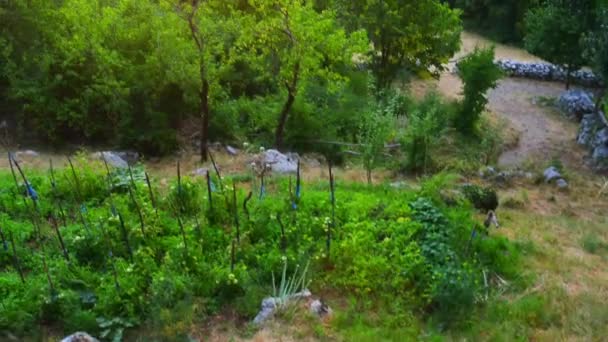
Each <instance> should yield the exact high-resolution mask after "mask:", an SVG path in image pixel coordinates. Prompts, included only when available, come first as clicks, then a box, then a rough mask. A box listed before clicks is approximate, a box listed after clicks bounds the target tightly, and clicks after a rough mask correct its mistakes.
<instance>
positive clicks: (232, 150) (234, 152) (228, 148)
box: [226, 145, 239, 156]
mask: <svg viewBox="0 0 608 342" xmlns="http://www.w3.org/2000/svg"><path fill="white" fill-rule="evenodd" d="M226 152H228V154H229V155H231V156H236V155H238V154H239V150H238V149H236V148H234V147H232V146H230V145H226Z"/></svg>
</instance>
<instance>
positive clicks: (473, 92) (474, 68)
mask: <svg viewBox="0 0 608 342" xmlns="http://www.w3.org/2000/svg"><path fill="white" fill-rule="evenodd" d="M458 70H459V72H460V78H462V81H463V83H464V91H463V95H464V99H463V100H462V104H461V108H460V110H459V111H458V113H457V115H456V118H455V122H454V125H455V127H456V128H457V129H458V130H459V131H460V132H461V133H463V134H466V135H470V134H472V133H474V131H475V127H476V125H477V122H479V118H480V116H481V113H482V112H483V111H484V109H485V107H486V104H487V103H488V99H487V98H486V92H487V91H488V90H490V89H493V88H495V87H496V84H497V82H498V80H499V79H500V78H501V76H502V71H501V70H500V68H499V67H498V66H496V64H494V48H493V47H491V48H487V49H478V48H475V51H473V52H472V53H471V54H469V55H468V56H466V57H465V58H464V59H463V60H462V61H461V62H460V63H459V64H458Z"/></svg>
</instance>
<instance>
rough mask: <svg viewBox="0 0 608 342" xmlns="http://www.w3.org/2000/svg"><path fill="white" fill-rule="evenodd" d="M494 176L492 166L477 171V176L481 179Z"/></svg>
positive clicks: (494, 171)
mask: <svg viewBox="0 0 608 342" xmlns="http://www.w3.org/2000/svg"><path fill="white" fill-rule="evenodd" d="M494 175H496V169H495V168H494V167H493V166H486V167H485V168H484V169H482V170H481V171H479V176H480V177H482V178H487V177H492V176H494Z"/></svg>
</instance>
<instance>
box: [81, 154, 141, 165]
mask: <svg viewBox="0 0 608 342" xmlns="http://www.w3.org/2000/svg"><path fill="white" fill-rule="evenodd" d="M92 157H93V158H96V159H100V160H104V159H105V161H106V162H107V163H108V164H109V165H111V166H113V167H116V168H119V169H126V168H127V167H129V165H133V164H135V163H137V161H139V153H137V152H135V151H101V152H95V153H93V155H92Z"/></svg>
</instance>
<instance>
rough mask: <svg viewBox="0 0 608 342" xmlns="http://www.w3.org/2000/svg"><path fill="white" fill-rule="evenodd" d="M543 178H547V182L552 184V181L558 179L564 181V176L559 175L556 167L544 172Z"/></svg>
mask: <svg viewBox="0 0 608 342" xmlns="http://www.w3.org/2000/svg"><path fill="white" fill-rule="evenodd" d="M543 176H544V177H545V182H546V183H550V182H552V181H557V180H558V179H562V174H561V173H559V171H558V170H557V168H556V167H555V166H551V167H548V168H547V169H546V170H545V171H544V172H543Z"/></svg>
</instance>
